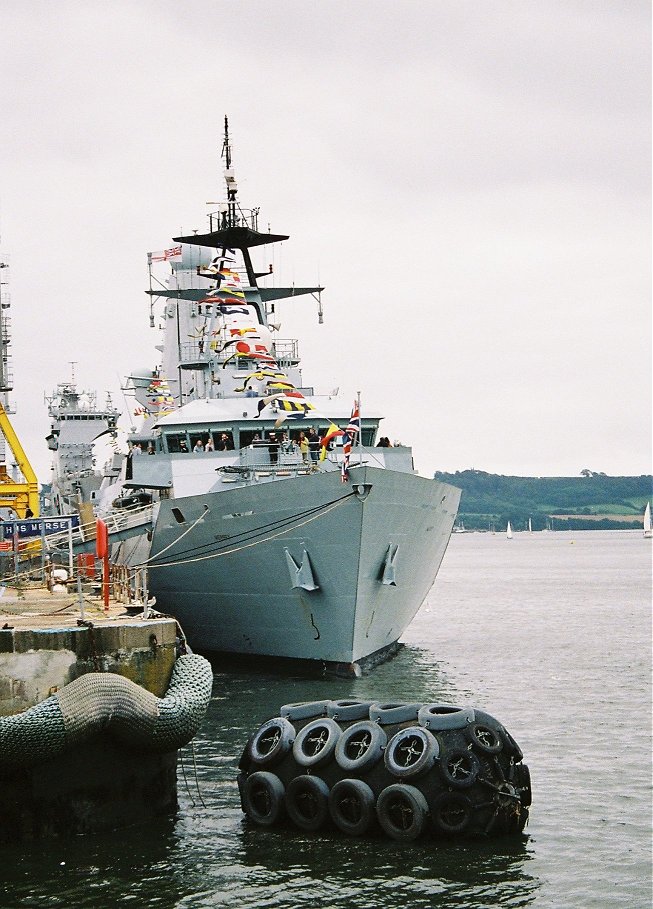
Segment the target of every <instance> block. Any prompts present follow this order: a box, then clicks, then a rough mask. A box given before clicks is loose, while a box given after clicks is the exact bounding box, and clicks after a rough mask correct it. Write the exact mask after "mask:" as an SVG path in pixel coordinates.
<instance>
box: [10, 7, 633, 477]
mask: <svg viewBox="0 0 653 909" xmlns="http://www.w3.org/2000/svg"><path fill="white" fill-rule="evenodd" d="M650 19H651V11H650V3H649V2H648V0H641V2H640V0H610V2H606V0H592V2H583V0H577V2H574V0H559V2H557V0H532V2H529V0H514V2H508V0H469V2H465V0H430V2H416V0H404V2H403V3H397V2H395V0H392V2H389V0H358V2H356V0H348V2H340V0H329V2H327V0H319V2H311V0H265V2H259V0H254V2H240V3H234V2H223V0H210V2H205V0H185V2H184V3H179V2H177V0H174V2H169V0H157V2H149V0H129V2H116V0H112V2H110V3H107V2H95V0H86V2H85V0H76V2H66V0H62V2H30V0H21V2H15V0H0V232H1V240H2V243H1V247H0V248H1V250H2V253H3V260H4V261H6V260H7V258H9V261H10V262H11V268H10V269H9V272H10V282H11V286H10V288H9V289H10V292H11V300H12V306H11V309H10V311H9V312H10V315H11V320H12V345H11V349H12V354H13V371H14V376H15V390H14V392H13V395H12V400H13V402H14V403H15V405H16V408H17V413H16V415H15V417H14V418H13V419H14V423H15V425H16V428H17V430H18V432H19V434H20V437H21V439H22V441H23V445H24V447H25V448H26V450H27V453H28V456H29V457H30V459H31V460H32V463H33V464H34V466H35V468H36V470H37V473H38V475H39V479H40V480H41V481H47V480H48V479H49V466H50V463H49V456H48V451H47V448H46V445H45V441H44V437H45V436H46V434H47V432H48V425H49V421H48V417H47V409H46V407H45V405H44V403H43V393H44V392H46V391H47V392H51V391H52V390H53V389H54V387H55V385H56V384H57V382H61V381H65V380H67V379H68V378H69V377H70V365H69V362H70V361H76V363H77V365H76V367H75V370H76V376H77V380H78V384H79V385H80V386H81V387H83V388H90V389H97V391H98V392H99V393H100V398H101V399H103V398H104V392H105V391H106V390H107V389H110V390H112V391H113V393H114V400H115V401H116V402H117V403H119V404H120V405H121V406H122V404H123V402H122V399H121V396H120V394H119V387H120V378H121V377H122V376H123V375H125V374H126V373H128V372H129V371H130V370H131V369H133V368H135V367H140V366H148V365H149V366H154V365H155V364H156V352H155V350H154V344H155V343H157V342H158V337H157V335H156V332H155V331H152V330H150V329H149V328H148V320H147V314H148V313H147V306H148V304H147V300H146V297H145V295H144V294H143V290H144V288H145V286H146V253H147V251H148V250H158V249H161V248H164V247H165V246H166V245H170V238H171V237H172V236H176V235H178V233H179V231H180V230H182V229H183V230H184V231H190V230H192V229H193V228H198V229H200V230H203V229H205V228H206V227H207V222H206V220H205V219H206V211H207V208H206V205H205V203H206V202H207V201H209V200H214V199H216V198H222V195H221V193H222V186H223V180H222V174H221V164H220V159H219V151H220V146H221V142H222V121H223V117H224V114H225V113H226V114H228V115H229V119H230V127H231V134H232V137H233V145H234V163H235V169H236V175H237V177H238V180H239V190H240V191H239V199H240V201H241V204H243V205H244V206H249V205H260V206H261V220H260V226H261V227H262V228H263V229H267V226H268V223H269V224H270V226H271V229H272V230H273V231H276V232H278V233H287V234H290V240H289V241H287V242H286V243H284V244H283V246H282V247H281V248H280V249H277V251H276V252H275V259H274V265H275V274H276V282H277V283H279V284H285V283H287V282H293V281H294V282H295V283H296V284H298V285H301V284H311V283H317V282H318V281H320V282H321V283H323V284H324V285H325V286H326V292H325V293H324V295H323V303H324V307H325V322H324V325H322V326H318V324H317V314H316V307H315V304H314V302H313V301H312V300H311V299H310V298H309V297H306V298H299V299H297V300H296V301H294V302H288V303H284V304H283V305H282V307H281V315H282V320H283V328H282V330H281V332H280V335H281V337H298V338H299V339H300V351H301V353H302V359H303V370H304V381H305V383H306V384H313V385H314V386H316V388H318V389H320V390H329V389H331V388H333V387H334V386H339V387H340V389H341V391H345V392H346V393H348V394H350V395H351V396H352V397H353V395H354V394H355V393H356V391H357V390H360V392H361V395H362V401H363V410H364V408H365V406H366V405H367V406H368V407H370V408H372V407H373V408H375V409H377V410H381V411H383V412H384V413H385V414H386V415H387V419H386V421H385V422H384V424H383V428H384V432H385V434H386V435H388V436H390V438H391V439H400V440H401V441H403V442H405V443H407V444H411V445H412V446H413V448H414V455H415V462H416V466H417V467H418V469H419V470H420V472H421V473H423V474H426V475H430V474H432V472H433V471H434V470H451V471H454V470H463V469H466V468H469V467H475V468H477V469H480V470H487V471H490V472H495V473H502V474H519V475H542V476H544V475H578V474H579V472H580V471H581V470H582V469H583V468H586V467H588V468H590V469H591V470H598V471H605V472H606V473H608V474H641V473H648V472H650V470H651V309H650V278H651V256H650V247H651V225H650V215H651V211H650V173H651V152H650V137H651V122H650V117H651V100H650V86H651V76H650V60H651V49H650ZM258 264H261V265H263V266H264V267H265V266H266V265H267V264H268V263H263V262H260V261H259V263H258ZM6 274H7V270H6V269H5V270H3V271H2V272H0V276H1V277H2V280H6Z"/></svg>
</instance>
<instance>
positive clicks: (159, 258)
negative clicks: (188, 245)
mask: <svg viewBox="0 0 653 909" xmlns="http://www.w3.org/2000/svg"><path fill="white" fill-rule="evenodd" d="M147 256H148V259H149V260H150V261H151V262H170V261H179V259H181V246H173V247H172V249H162V250H160V251H159V252H152V253H148V254H147Z"/></svg>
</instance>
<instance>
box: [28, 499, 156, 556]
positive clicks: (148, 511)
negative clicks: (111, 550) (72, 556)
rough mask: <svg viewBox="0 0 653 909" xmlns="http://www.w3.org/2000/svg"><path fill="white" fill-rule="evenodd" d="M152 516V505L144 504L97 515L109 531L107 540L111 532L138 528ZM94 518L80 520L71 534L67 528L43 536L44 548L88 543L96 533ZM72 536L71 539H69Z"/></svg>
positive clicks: (58, 548) (55, 548) (145, 524)
mask: <svg viewBox="0 0 653 909" xmlns="http://www.w3.org/2000/svg"><path fill="white" fill-rule="evenodd" d="M153 517H154V505H152V504H150V505H144V506H142V507H140V508H121V509H115V510H113V511H111V512H107V513H106V514H102V515H99V518H100V519H101V520H102V521H104V523H105V524H106V525H107V531H108V533H109V542H111V536H112V534H113V535H115V534H118V533H124V532H125V531H129V530H138V529H139V528H142V527H145V526H147V525H148V524H151V523H152V520H153ZM96 527H97V524H96V518H93V520H92V521H86V522H81V523H80V524H79V525H78V526H77V527H74V528H73V530H72V534H70V533H69V532H68V531H67V530H63V531H60V532H58V533H52V534H48V535H47V537H46V538H45V541H46V549H51V550H53V551H56V550H61V549H65V548H67V547H68V545H69V541H70V542H72V547H73V549H74V547H75V544H79V543H88V542H89V540H94V539H95V535H96ZM71 536H72V540H71Z"/></svg>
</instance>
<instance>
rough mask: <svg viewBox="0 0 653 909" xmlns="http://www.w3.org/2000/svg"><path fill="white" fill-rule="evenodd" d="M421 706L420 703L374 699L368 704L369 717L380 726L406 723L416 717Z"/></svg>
mask: <svg viewBox="0 0 653 909" xmlns="http://www.w3.org/2000/svg"><path fill="white" fill-rule="evenodd" d="M421 706H422V705H421V704H406V703H401V704H398V703H387V704H386V703H382V702H379V701H375V702H374V703H373V704H371V705H370V719H371V720H372V722H373V723H379V725H381V726H388V725H390V724H391V723H406V722H409V721H410V720H416V719H417V712H418V710H419V708H420V707H421Z"/></svg>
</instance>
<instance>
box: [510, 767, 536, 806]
mask: <svg viewBox="0 0 653 909" xmlns="http://www.w3.org/2000/svg"><path fill="white" fill-rule="evenodd" d="M514 787H515V789H516V790H517V791H518V792H519V801H520V802H521V803H522V805H523V806H524V808H530V806H531V805H532V803H533V792H532V790H531V772H530V770H529V769H528V765H527V764H516V765H515V777H514Z"/></svg>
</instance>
